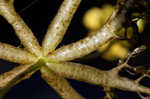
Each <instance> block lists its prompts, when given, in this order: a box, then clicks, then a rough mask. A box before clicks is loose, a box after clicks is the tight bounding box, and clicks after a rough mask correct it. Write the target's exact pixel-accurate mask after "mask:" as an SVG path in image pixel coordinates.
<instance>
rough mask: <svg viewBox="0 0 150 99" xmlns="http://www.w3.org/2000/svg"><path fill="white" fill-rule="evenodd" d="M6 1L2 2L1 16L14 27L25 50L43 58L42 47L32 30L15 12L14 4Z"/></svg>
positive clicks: (0, 7)
mask: <svg viewBox="0 0 150 99" xmlns="http://www.w3.org/2000/svg"><path fill="white" fill-rule="evenodd" d="M5 1H6V0H1V4H0V15H2V16H3V17H4V18H5V19H6V20H7V21H8V23H10V24H11V25H12V27H13V28H14V30H15V32H16V34H17V36H18V37H19V39H20V40H21V43H22V44H23V45H24V46H25V48H27V49H28V50H29V51H30V52H31V53H33V54H35V55H37V56H41V54H42V53H41V47H40V45H39V43H38V41H37V39H36V37H35V36H34V35H33V33H32V31H31V29H30V28H29V27H28V26H27V25H26V24H25V22H24V21H23V19H22V18H21V17H20V16H19V15H18V14H17V13H16V12H15V10H14V6H13V3H7V2H5Z"/></svg>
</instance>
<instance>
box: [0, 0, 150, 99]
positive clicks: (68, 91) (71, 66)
mask: <svg viewBox="0 0 150 99" xmlns="http://www.w3.org/2000/svg"><path fill="white" fill-rule="evenodd" d="M80 2H81V0H64V1H63V3H62V5H61V7H60V8H59V10H58V13H57V14H56V16H55V17H54V19H53V20H52V22H51V24H50V25H49V27H48V29H47V33H46V36H45V38H44V40H43V42H42V46H40V45H39V43H38V41H37V39H36V38H35V36H34V34H33V33H32V31H31V30H30V28H29V27H28V26H27V25H26V24H25V23H24V21H23V20H22V18H21V17H20V16H19V15H18V14H17V13H16V12H15V9H14V6H13V3H14V0H0V15H1V16H3V17H4V18H5V19H6V20H7V21H8V23H9V24H11V25H12V27H13V28H14V30H15V32H16V35H17V36H18V37H19V39H20V41H21V43H22V44H23V46H24V47H25V49H23V48H17V47H14V46H12V45H9V44H5V43H0V58H1V59H4V60H7V61H10V62H16V63H20V66H17V67H15V68H14V69H12V70H11V71H9V72H6V73H4V74H1V75H0V96H1V98H2V96H4V94H5V93H7V91H8V90H9V89H10V88H11V87H13V86H14V85H16V84H17V83H19V82H21V81H22V80H25V79H26V78H29V77H30V76H31V75H32V74H33V73H35V72H36V71H38V70H40V71H41V77H42V78H43V79H44V80H45V81H46V82H47V83H48V84H49V85H50V86H51V87H52V88H54V89H55V91H56V92H57V93H58V94H59V95H60V96H61V97H62V98H64V99H84V97H83V96H81V95H80V94H79V93H77V92H76V91H75V90H74V89H73V88H72V87H71V86H70V84H69V83H68V82H67V80H65V78H69V79H74V80H79V81H83V82H87V83H90V84H94V85H98V86H102V87H104V89H105V91H106V97H105V98H109V99H111V98H112V96H111V94H110V90H111V88H118V89H121V90H128V91H133V92H137V93H146V94H150V88H147V87H145V86H143V85H140V84H139V81H140V80H141V79H142V78H143V77H145V75H146V73H144V75H143V76H142V77H140V78H139V79H137V80H130V79H128V78H126V77H121V76H119V74H118V73H119V71H121V70H122V68H124V67H128V68H131V66H129V65H128V60H129V59H130V58H131V57H132V56H134V55H135V54H136V53H138V52H140V51H141V50H143V49H144V48H145V47H144V46H141V47H139V48H137V49H135V50H134V51H133V52H132V53H131V54H129V56H128V57H127V60H126V61H125V62H122V63H121V64H120V65H118V66H117V67H115V68H113V69H111V70H108V71H103V70H99V69H96V68H94V67H90V66H87V65H82V64H79V63H73V62H69V61H71V60H74V59H76V58H80V57H82V56H85V55H87V54H89V53H91V52H93V51H94V50H96V49H97V48H98V47H99V46H101V45H103V44H105V43H106V42H108V41H110V40H113V39H117V38H118V36H117V35H116V34H115V32H116V31H118V30H119V29H120V28H121V27H122V24H123V23H124V21H125V15H126V13H127V11H128V9H130V8H131V7H132V5H133V4H134V3H136V0H122V1H121V3H119V5H117V6H116V8H115V9H114V12H113V14H112V15H111V16H110V18H109V19H108V21H107V22H106V24H105V25H104V26H103V28H102V29H101V30H99V31H97V32H96V33H95V34H94V35H92V36H88V37H85V38H84V39H81V40H79V41H77V42H75V43H72V44H68V45H65V46H63V47H61V48H58V49H56V47H57V45H58V44H59V43H60V42H61V41H62V39H63V36H64V34H65V33H66V30H67V28H68V26H69V24H70V22H71V19H72V17H73V15H74V13H75V12H76V10H77V8H78V6H79V4H80ZM133 70H135V71H136V69H135V68H133ZM146 76H147V75H146Z"/></svg>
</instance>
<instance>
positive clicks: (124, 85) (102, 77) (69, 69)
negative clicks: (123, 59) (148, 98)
mask: <svg viewBox="0 0 150 99" xmlns="http://www.w3.org/2000/svg"><path fill="white" fill-rule="evenodd" d="M47 66H48V67H49V68H50V69H51V70H53V71H54V72H55V73H57V74H58V75H61V76H63V77H66V78H70V79H75V80H80V81H84V82H88V83H91V84H95V85H100V86H104V87H108V88H118V89H122V90H128V91H135V92H143V93H147V94H150V88H147V87H144V86H142V85H140V84H138V83H136V81H134V80H130V79H128V78H124V77H120V76H118V74H117V73H118V70H117V69H116V71H115V69H113V70H109V71H102V70H98V69H96V68H93V67H90V66H87V65H81V64H77V63H71V62H65V63H55V64H52V63H49V64H48V65H47ZM116 72H117V73H116Z"/></svg>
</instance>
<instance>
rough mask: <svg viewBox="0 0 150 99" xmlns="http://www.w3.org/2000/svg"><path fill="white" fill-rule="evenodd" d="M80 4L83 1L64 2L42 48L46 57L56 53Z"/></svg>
mask: <svg viewBox="0 0 150 99" xmlns="http://www.w3.org/2000/svg"><path fill="white" fill-rule="evenodd" d="M80 2H81V0H64V1H63V3H62V5H61V7H60V9H59V11H58V13H57V15H56V16H55V18H54V19H53V21H52V22H51V24H50V25H49V27H48V31H47V34H46V36H45V38H44V41H43V44H42V47H43V50H44V54H45V55H47V54H48V53H49V52H52V51H54V50H55V48H56V47H57V45H58V44H59V43H60V42H61V40H62V38H63V36H64V34H65V33H66V30H67V28H68V26H69V24H70V21H71V19H72V17H73V15H74V13H75V11H76V10H77V8H78V6H79V4H80Z"/></svg>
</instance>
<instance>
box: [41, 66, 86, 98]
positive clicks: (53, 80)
mask: <svg viewBox="0 0 150 99" xmlns="http://www.w3.org/2000/svg"><path fill="white" fill-rule="evenodd" d="M41 73H42V78H43V79H44V80H45V81H46V82H47V83H48V84H49V85H50V86H51V87H52V88H54V89H55V91H56V92H57V93H58V94H59V95H60V96H61V97H62V98H63V99H84V98H83V97H82V96H81V95H80V94H79V93H77V92H76V91H75V90H74V89H73V88H72V87H71V86H70V84H69V83H68V82H67V80H65V79H64V78H63V77H60V76H59V75H57V74H55V73H54V72H53V71H51V70H50V69H49V68H47V67H42V68H41Z"/></svg>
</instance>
